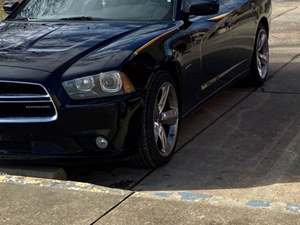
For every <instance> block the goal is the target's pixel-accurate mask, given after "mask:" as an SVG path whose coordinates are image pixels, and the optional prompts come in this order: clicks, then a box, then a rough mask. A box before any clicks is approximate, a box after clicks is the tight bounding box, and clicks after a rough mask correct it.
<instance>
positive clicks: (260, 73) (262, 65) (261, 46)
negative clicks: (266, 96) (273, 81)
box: [248, 24, 270, 87]
mask: <svg viewBox="0 0 300 225" xmlns="http://www.w3.org/2000/svg"><path fill="white" fill-rule="evenodd" d="M269 55H270V54H269V34H268V31H267V29H266V27H265V26H264V25H263V24H260V25H259V27H258V30H257V34H256V39H255V46H254V53H253V58H252V64H251V74H250V75H249V77H248V78H250V82H251V83H252V84H253V85H254V86H256V87H260V86H262V85H263V84H264V83H265V82H266V80H267V79H268V77H269Z"/></svg>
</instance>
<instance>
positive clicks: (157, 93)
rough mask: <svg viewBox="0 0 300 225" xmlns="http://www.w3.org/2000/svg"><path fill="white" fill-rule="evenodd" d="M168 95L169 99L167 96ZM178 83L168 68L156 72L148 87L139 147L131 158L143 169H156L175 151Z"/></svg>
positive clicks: (177, 118)
mask: <svg viewBox="0 0 300 225" xmlns="http://www.w3.org/2000/svg"><path fill="white" fill-rule="evenodd" d="M165 97H166V98H165ZM178 105H179V104H178V94H177V91H176V84H175V82H174V80H173V78H172V76H171V75H170V74H169V73H167V72H166V71H158V72H156V73H155V74H154V75H153V76H152V78H151V80H150V82H149V84H148V87H147V90H146V94H145V97H144V111H143V118H142V126H141V135H140V138H139V140H138V142H139V143H138V146H139V147H138V150H137V152H136V154H135V155H134V156H133V158H132V162H133V164H134V165H135V166H138V167H140V168H157V167H160V166H162V165H164V164H166V163H167V162H168V161H169V160H170V159H171V157H172V155H173V154H174V151H175V148H176V144H177V137H178V131H179V120H180V116H179V107H178Z"/></svg>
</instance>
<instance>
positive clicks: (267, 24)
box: [259, 17, 270, 33]
mask: <svg viewBox="0 0 300 225" xmlns="http://www.w3.org/2000/svg"><path fill="white" fill-rule="evenodd" d="M259 24H262V25H263V26H264V27H265V28H266V30H267V32H268V33H269V32H270V28H269V22H268V19H267V18H266V17H263V18H262V19H261V20H260V22H259Z"/></svg>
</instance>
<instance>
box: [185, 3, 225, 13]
mask: <svg viewBox="0 0 300 225" xmlns="http://www.w3.org/2000/svg"><path fill="white" fill-rule="evenodd" d="M219 8H220V1H219V0H185V1H184V5H183V13H184V14H186V15H193V16H206V15H213V14H217V13H218V12H219Z"/></svg>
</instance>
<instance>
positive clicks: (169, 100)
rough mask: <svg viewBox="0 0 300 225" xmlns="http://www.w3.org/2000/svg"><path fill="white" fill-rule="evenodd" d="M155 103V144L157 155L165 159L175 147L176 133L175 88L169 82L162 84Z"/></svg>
mask: <svg viewBox="0 0 300 225" xmlns="http://www.w3.org/2000/svg"><path fill="white" fill-rule="evenodd" d="M155 102H156V103H155V110H154V126H153V127H154V137H155V143H156V147H157V149H158V151H159V154H160V155H162V156H163V157H167V156H169V155H170V154H171V153H172V151H173V149H174V147H175V145H176V139H177V133H178V124H179V110H178V99H177V94H176V90H175V87H174V86H173V85H172V84H171V83H170V82H165V83H163V85H162V86H161V87H160V89H159V92H158V95H157V96H156V101H155Z"/></svg>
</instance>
